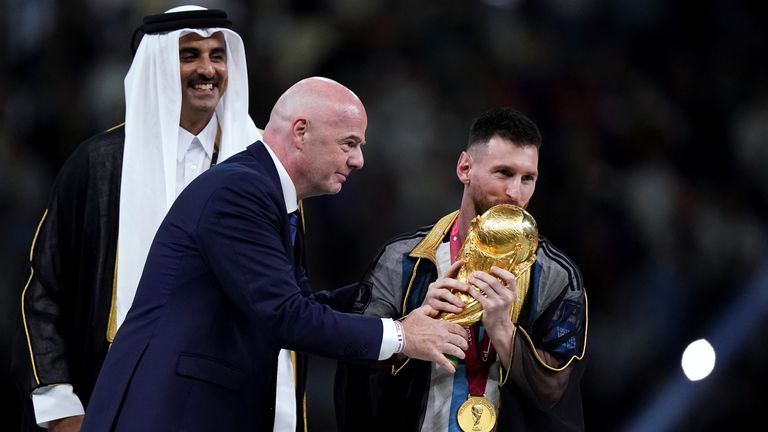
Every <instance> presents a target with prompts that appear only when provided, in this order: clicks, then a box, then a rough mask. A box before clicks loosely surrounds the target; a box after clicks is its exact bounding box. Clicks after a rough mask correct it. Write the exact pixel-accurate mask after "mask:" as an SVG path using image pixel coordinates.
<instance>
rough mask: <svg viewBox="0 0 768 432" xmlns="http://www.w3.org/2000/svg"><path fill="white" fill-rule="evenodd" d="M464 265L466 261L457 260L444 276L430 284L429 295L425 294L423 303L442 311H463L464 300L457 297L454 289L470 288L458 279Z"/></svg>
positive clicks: (465, 290) (464, 289)
mask: <svg viewBox="0 0 768 432" xmlns="http://www.w3.org/2000/svg"><path fill="white" fill-rule="evenodd" d="M463 265H464V261H461V260H458V261H456V262H455V263H453V264H452V265H451V266H450V267H449V268H448V271H446V273H445V275H444V276H443V277H441V278H438V279H437V280H436V281H434V282H432V283H431V284H429V287H428V288H427V295H426V296H424V302H423V303H422V304H425V305H429V306H431V307H432V308H433V309H436V310H438V311H441V312H452V313H459V312H461V311H462V309H464V302H462V301H461V299H459V298H458V297H456V295H455V294H454V291H460V292H463V293H466V292H468V291H469V288H470V287H469V285H467V284H466V283H464V282H461V281H460V280H458V279H456V276H457V275H458V274H459V270H460V269H461V267H462V266H463Z"/></svg>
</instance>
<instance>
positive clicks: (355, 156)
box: [347, 145, 365, 169]
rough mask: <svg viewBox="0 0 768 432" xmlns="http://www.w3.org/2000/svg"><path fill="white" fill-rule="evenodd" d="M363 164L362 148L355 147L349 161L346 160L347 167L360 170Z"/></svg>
mask: <svg viewBox="0 0 768 432" xmlns="http://www.w3.org/2000/svg"><path fill="white" fill-rule="evenodd" d="M364 163H365V161H364V158H363V148H362V146H359V145H358V146H355V148H354V149H353V150H352V154H351V155H350V156H349V159H347V165H349V167H350V168H352V169H360V168H362V167H363V164H364Z"/></svg>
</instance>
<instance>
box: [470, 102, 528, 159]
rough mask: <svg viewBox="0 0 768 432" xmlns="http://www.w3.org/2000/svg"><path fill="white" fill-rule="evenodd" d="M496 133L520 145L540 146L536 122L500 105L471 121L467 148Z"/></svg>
mask: <svg viewBox="0 0 768 432" xmlns="http://www.w3.org/2000/svg"><path fill="white" fill-rule="evenodd" d="M496 135H498V136H500V137H501V138H505V139H508V140H510V141H512V142H513V143H514V144H516V145H518V146H521V147H524V146H529V145H535V146H536V148H541V133H540V132H539V128H538V127H537V126H536V124H535V123H534V122H533V121H531V119H529V118H528V117H526V116H525V114H523V113H521V112H520V111H518V110H516V109H514V108H509V107H502V108H493V109H490V110H488V111H486V112H484V113H482V114H480V116H479V117H477V118H476V119H475V121H474V122H472V127H470V128H469V141H468V142H467V149H469V148H470V147H473V146H474V145H476V144H485V143H487V142H488V141H489V140H490V139H491V138H493V137H494V136H496Z"/></svg>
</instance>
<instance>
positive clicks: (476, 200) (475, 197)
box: [472, 194, 525, 216]
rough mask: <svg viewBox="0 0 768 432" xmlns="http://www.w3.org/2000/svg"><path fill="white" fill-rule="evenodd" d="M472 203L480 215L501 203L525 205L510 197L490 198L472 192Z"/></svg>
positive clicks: (476, 212)
mask: <svg viewBox="0 0 768 432" xmlns="http://www.w3.org/2000/svg"><path fill="white" fill-rule="evenodd" d="M472 203H473V204H474V207H475V214H476V215H478V216H479V215H481V214H483V213H485V212H486V211H488V209H490V208H491V207H493V206H496V205H499V204H512V205H515V206H518V207H523V206H521V205H520V203H519V202H517V200H513V199H509V198H506V199H505V198H489V197H486V196H484V195H480V194H472ZM523 208H525V207H523Z"/></svg>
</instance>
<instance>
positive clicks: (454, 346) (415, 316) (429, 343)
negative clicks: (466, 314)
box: [400, 305, 468, 373]
mask: <svg viewBox="0 0 768 432" xmlns="http://www.w3.org/2000/svg"><path fill="white" fill-rule="evenodd" d="M436 315H437V310H436V309H434V308H432V307H431V306H429V305H422V306H421V307H419V308H417V309H414V310H413V311H412V312H411V313H409V314H408V316H406V317H405V318H404V319H403V320H402V321H400V323H401V324H402V328H403V334H404V336H405V347H404V348H403V354H405V355H407V356H408V357H412V358H415V359H419V360H426V361H431V362H434V363H437V364H439V365H440V366H442V367H444V368H445V369H446V370H448V371H449V372H450V373H454V372H455V371H456V368H455V367H454V366H453V364H452V363H451V362H450V361H449V360H448V358H446V357H445V354H448V355H451V356H454V357H457V358H461V359H463V358H464V350H466V349H467V347H468V344H467V332H466V330H464V328H463V327H461V326H460V325H458V324H453V323H449V322H447V321H442V320H436V319H434V318H432V317H434V316H436Z"/></svg>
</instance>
